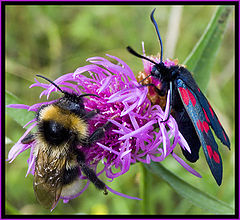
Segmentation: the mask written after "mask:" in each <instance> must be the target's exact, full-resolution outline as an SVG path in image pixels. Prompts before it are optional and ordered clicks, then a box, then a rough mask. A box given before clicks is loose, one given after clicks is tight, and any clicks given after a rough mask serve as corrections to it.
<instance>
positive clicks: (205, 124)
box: [202, 121, 209, 133]
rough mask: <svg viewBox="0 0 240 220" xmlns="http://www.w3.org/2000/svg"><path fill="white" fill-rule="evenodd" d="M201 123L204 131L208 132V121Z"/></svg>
mask: <svg viewBox="0 0 240 220" xmlns="http://www.w3.org/2000/svg"><path fill="white" fill-rule="evenodd" d="M202 125H203V128H204V131H205V132H206V133H208V130H209V125H208V123H207V122H206V121H203V123H202Z"/></svg>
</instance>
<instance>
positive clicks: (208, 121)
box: [202, 108, 210, 122]
mask: <svg viewBox="0 0 240 220" xmlns="http://www.w3.org/2000/svg"><path fill="white" fill-rule="evenodd" d="M202 110H203V112H204V115H205V118H206V120H207V122H210V120H209V118H208V116H207V113H206V111H205V109H204V108H202Z"/></svg>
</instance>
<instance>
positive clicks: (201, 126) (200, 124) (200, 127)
mask: <svg viewBox="0 0 240 220" xmlns="http://www.w3.org/2000/svg"><path fill="white" fill-rule="evenodd" d="M197 127H198V129H199V130H200V131H201V132H202V131H203V125H202V122H201V121H200V120H198V121H197Z"/></svg>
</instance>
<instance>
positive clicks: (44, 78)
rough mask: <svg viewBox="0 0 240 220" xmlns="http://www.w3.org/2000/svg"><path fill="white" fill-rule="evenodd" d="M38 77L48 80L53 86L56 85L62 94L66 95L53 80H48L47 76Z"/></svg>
mask: <svg viewBox="0 0 240 220" xmlns="http://www.w3.org/2000/svg"><path fill="white" fill-rule="evenodd" d="M36 76H37V77H41V78H43V79H45V80H47V81H48V82H50V83H51V84H52V85H54V86H55V87H56V88H57V89H58V90H59V91H60V92H62V93H64V94H65V92H64V91H63V90H62V89H61V88H60V87H59V86H58V85H57V84H55V83H54V82H53V81H52V80H50V79H48V78H46V77H45V76H41V75H36Z"/></svg>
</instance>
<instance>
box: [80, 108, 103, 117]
mask: <svg viewBox="0 0 240 220" xmlns="http://www.w3.org/2000/svg"><path fill="white" fill-rule="evenodd" d="M99 112H100V111H99V109H95V110H93V111H90V112H88V113H87V114H86V115H84V116H83V119H89V118H92V117H94V116H95V115H96V114H98V113H99Z"/></svg>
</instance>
